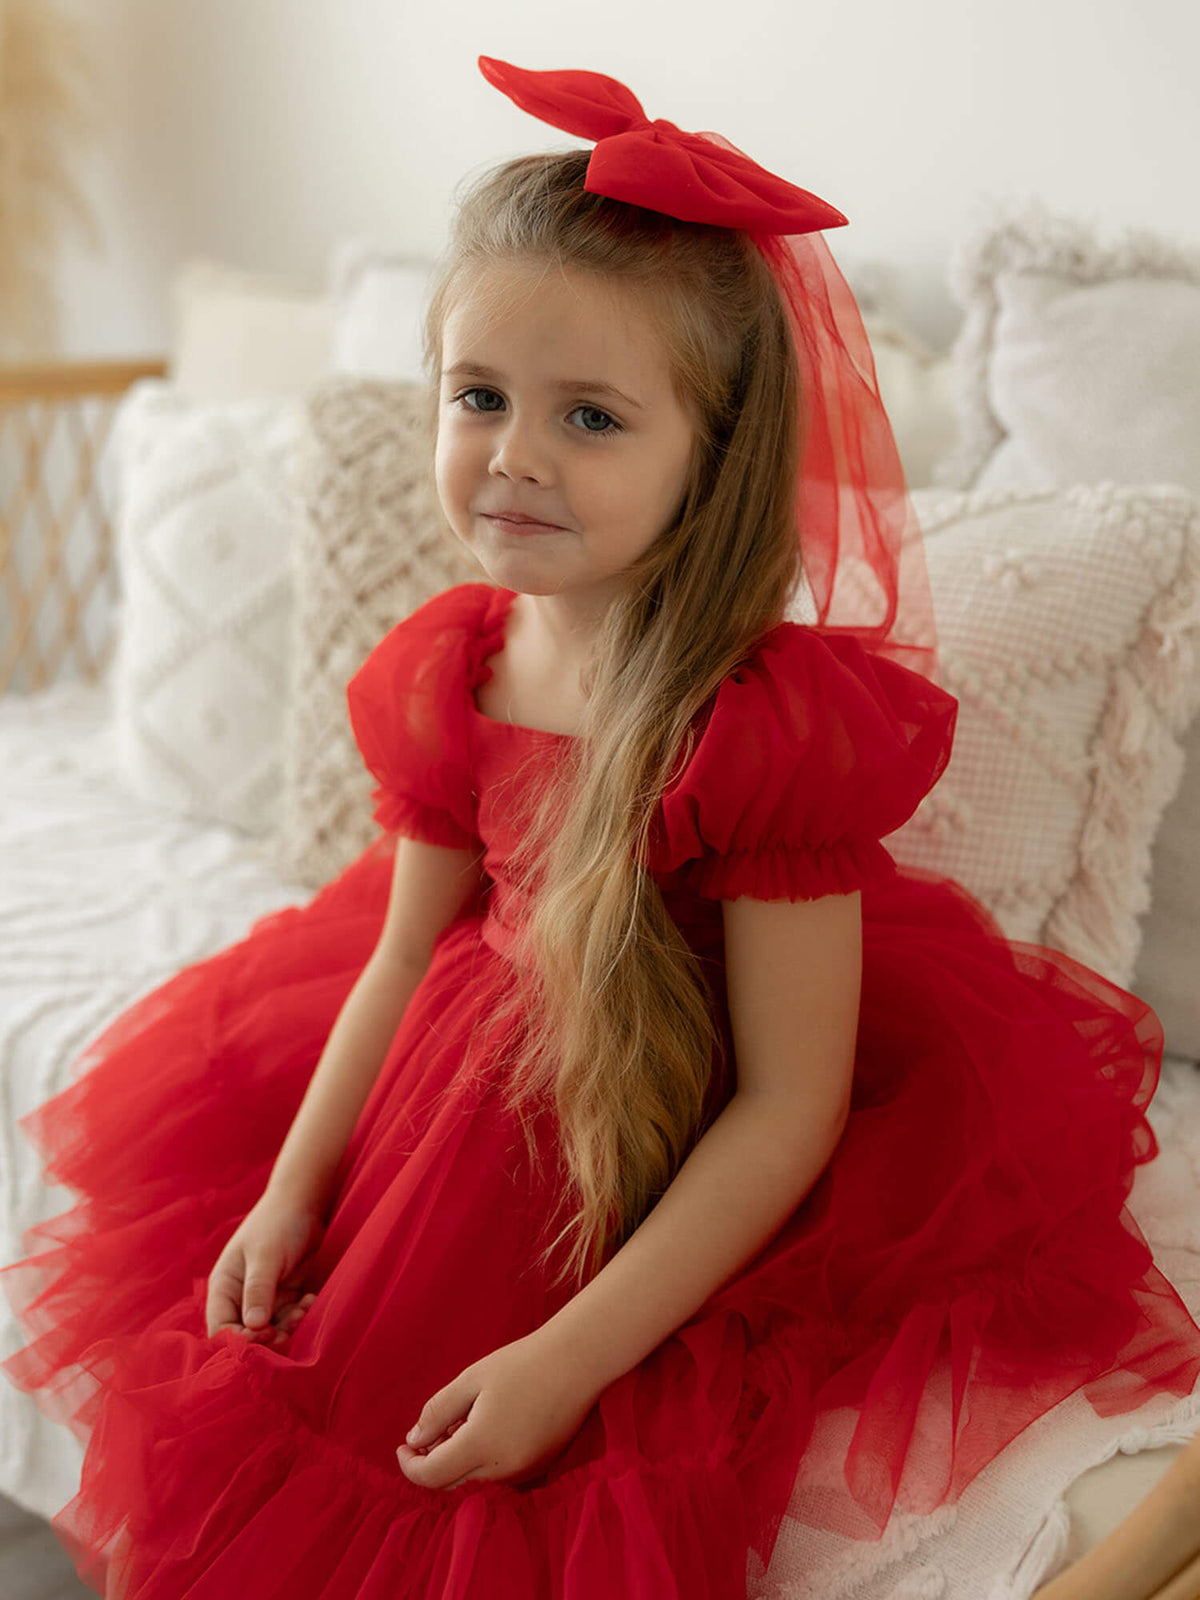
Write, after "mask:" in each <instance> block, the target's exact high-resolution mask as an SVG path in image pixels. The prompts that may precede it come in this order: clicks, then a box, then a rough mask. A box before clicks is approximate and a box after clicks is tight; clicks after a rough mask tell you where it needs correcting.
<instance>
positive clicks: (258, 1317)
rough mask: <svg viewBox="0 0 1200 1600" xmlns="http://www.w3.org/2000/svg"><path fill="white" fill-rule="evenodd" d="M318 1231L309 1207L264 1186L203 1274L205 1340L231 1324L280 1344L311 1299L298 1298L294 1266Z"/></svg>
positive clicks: (320, 1224)
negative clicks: (205, 1280) (206, 1274)
mask: <svg viewBox="0 0 1200 1600" xmlns="http://www.w3.org/2000/svg"><path fill="white" fill-rule="evenodd" d="M324 1234H325V1222H324V1219H323V1217H322V1216H321V1215H320V1213H319V1212H318V1211H317V1210H316V1209H315V1208H314V1207H312V1206H308V1205H302V1204H300V1203H299V1202H295V1201H291V1200H288V1199H287V1198H285V1197H281V1196H279V1195H277V1194H275V1193H274V1192H272V1191H271V1190H267V1192H266V1193H265V1194H264V1195H263V1196H262V1198H261V1199H260V1200H259V1201H258V1203H257V1204H256V1205H255V1206H254V1207H253V1209H252V1210H251V1211H249V1212H247V1214H246V1216H245V1217H244V1218H243V1219H242V1222H241V1224H240V1225H239V1227H238V1229H237V1231H236V1233H234V1235H233V1237H232V1238H231V1239H230V1241H229V1243H228V1244H227V1245H226V1246H225V1248H224V1250H222V1251H221V1254H220V1255H219V1256H218V1257H217V1261H216V1264H215V1266H214V1267H213V1270H212V1272H211V1273H210V1275H209V1279H208V1299H207V1301H206V1303H205V1313H204V1314H205V1321H206V1324H207V1330H208V1336H209V1338H212V1336H213V1335H214V1334H215V1333H218V1332H219V1331H220V1330H221V1329H222V1328H234V1329H236V1330H237V1331H238V1332H239V1333H241V1334H243V1335H248V1336H250V1337H255V1336H257V1335H260V1334H261V1335H264V1336H265V1337H266V1338H267V1339H269V1340H270V1342H272V1343H273V1344H276V1345H278V1344H282V1343H283V1341H284V1339H286V1338H287V1337H288V1335H289V1334H290V1333H291V1332H292V1331H293V1329H294V1327H295V1325H296V1323H297V1322H298V1321H299V1318H300V1317H301V1316H303V1314H304V1312H305V1311H307V1309H308V1306H309V1305H311V1303H312V1298H311V1296H306V1297H305V1298H304V1299H301V1298H300V1297H301V1295H302V1274H301V1273H300V1272H299V1271H297V1268H298V1267H299V1266H300V1264H301V1263H303V1262H304V1261H305V1260H306V1258H307V1257H308V1256H309V1255H310V1254H311V1253H312V1252H313V1251H314V1250H315V1249H316V1248H317V1246H318V1245H319V1244H320V1242H321V1240H322V1238H323V1237H324ZM306 1301H307V1303H305V1302H306ZM273 1319H275V1326H272V1320H273Z"/></svg>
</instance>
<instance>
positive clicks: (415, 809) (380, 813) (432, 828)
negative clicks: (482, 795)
mask: <svg viewBox="0 0 1200 1600" xmlns="http://www.w3.org/2000/svg"><path fill="white" fill-rule="evenodd" d="M371 804H372V807H373V809H372V812H371V815H372V816H373V817H374V819H375V821H376V822H377V823H378V824H379V826H380V827H381V828H383V829H384V830H385V832H388V833H402V834H404V835H405V836H406V837H408V838H412V839H423V840H424V841H425V842H426V843H427V844H445V845H451V846H453V847H456V848H459V849H467V848H470V847H471V846H472V845H474V844H476V843H477V842H478V839H477V835H476V834H475V833H473V832H472V831H471V830H470V829H467V828H464V827H462V825H461V824H460V823H458V822H456V821H455V820H454V818H453V817H452V816H451V815H450V813H449V812H448V811H443V810H442V809H441V807H440V806H430V805H425V804H424V803H423V802H422V801H420V800H414V799H413V797H412V796H411V795H407V794H399V793H397V792H396V791H395V790H393V789H385V788H383V786H382V785H380V786H379V787H378V788H375V789H373V790H372V791H371Z"/></svg>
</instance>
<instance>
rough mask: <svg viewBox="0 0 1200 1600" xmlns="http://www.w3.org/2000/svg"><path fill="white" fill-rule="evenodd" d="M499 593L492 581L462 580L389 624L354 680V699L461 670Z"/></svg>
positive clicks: (427, 683)
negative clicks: (456, 669)
mask: <svg viewBox="0 0 1200 1600" xmlns="http://www.w3.org/2000/svg"><path fill="white" fill-rule="evenodd" d="M498 593H499V591H498V590H497V589H496V588H495V587H494V586H493V585H492V584H489V583H458V584H455V585H453V586H452V587H451V588H449V589H443V590H442V591H441V592H440V593H439V594H435V595H433V596H432V597H431V598H430V599H428V600H426V601H424V602H423V603H422V604H421V605H419V606H417V607H416V608H415V609H414V610H413V611H411V612H410V613H409V614H408V616H406V617H403V618H402V619H401V620H400V621H399V622H397V623H396V624H395V626H394V627H392V628H390V629H389V630H388V631H387V633H385V634H384V636H383V638H382V639H380V640H379V642H378V643H377V644H376V645H375V647H374V648H373V649H372V650H371V652H370V654H369V655H368V656H367V658H366V660H365V661H364V662H363V663H362V665H361V667H359V669H358V671H357V672H356V673H355V674H354V676H353V677H352V678H351V679H350V682H349V684H348V686H347V693H348V695H349V697H350V699H351V701H352V702H353V701H354V700H355V699H357V698H360V697H362V696H364V695H368V696H369V695H371V694H373V693H375V692H377V691H378V692H387V693H389V694H392V693H395V691H396V690H398V689H402V690H407V689H409V688H410V687H412V686H414V685H416V684H418V683H420V684H422V685H424V686H425V687H426V688H428V687H430V686H431V684H432V682H433V680H435V679H438V678H447V677H448V676H451V675H453V671H454V669H455V668H458V669H461V668H462V667H463V666H464V665H465V663H466V659H467V656H468V653H469V651H470V650H471V649H472V647H473V646H474V645H475V644H476V643H477V641H478V639H479V637H480V632H481V629H482V628H483V626H484V622H485V618H486V617H487V616H488V614H489V612H490V611H491V610H492V608H493V604H494V597H495V596H496V595H497V594H498Z"/></svg>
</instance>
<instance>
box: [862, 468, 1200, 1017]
mask: <svg viewBox="0 0 1200 1600" xmlns="http://www.w3.org/2000/svg"><path fill="white" fill-rule="evenodd" d="M913 500H914V504H915V505H916V508H917V513H918V516H919V518H920V520H921V525H922V528H923V529H924V531H925V534H926V543H925V552H926V559H927V561H928V565H929V575H930V583H931V586H932V589H933V596H934V606H935V611H936V616H937V628H938V640H939V645H940V650H941V660H942V674H943V681H944V684H945V686H946V688H947V689H949V690H950V691H951V693H953V694H955V695H957V696H958V699H959V718H958V726H957V731H956V736H955V743H954V752H953V755H952V756H951V759H950V764H949V766H948V768H947V771H946V774H945V776H944V777H943V779H942V781H941V782H940V783H939V784H938V785H937V787H936V788H935V789H934V791H933V792H932V794H931V795H929V796H928V798H927V799H926V800H925V801H924V802H923V804H922V805H921V807H920V808H919V809H918V811H917V813H916V815H915V816H914V817H913V818H912V820H911V821H910V822H908V823H906V824H905V825H904V827H903V828H900V829H898V830H897V831H896V832H895V833H894V834H892V835H891V837H890V838H889V840H888V847H889V849H892V850H893V852H894V854H895V855H896V856H897V858H898V859H899V860H901V861H903V862H906V863H908V864H910V865H913V866H917V867H924V868H927V869H930V870H933V871H936V872H945V873H949V874H950V875H951V876H953V877H955V878H957V879H958V880H959V881H960V882H961V883H962V884H963V885H964V886H965V887H966V888H967V889H969V890H970V891H971V892H972V893H973V894H974V895H976V896H977V897H978V898H979V899H980V900H981V901H983V903H984V904H985V905H986V906H987V907H988V908H989V909H990V910H991V911H992V913H993V914H994V915H995V917H996V919H997V921H998V922H999V923H1000V925H1001V926H1002V927H1003V929H1004V931H1005V933H1006V934H1007V935H1008V936H1009V937H1010V938H1013V939H1024V940H1032V941H1034V942H1036V943H1039V944H1047V945H1051V946H1053V947H1055V948H1056V949H1059V950H1063V951H1065V952H1066V953H1067V954H1068V955H1071V956H1074V957H1076V958H1077V959H1078V960H1081V961H1084V962H1086V963H1087V964H1088V965H1089V966H1091V967H1093V968H1095V969H1096V970H1097V971H1098V972H1100V973H1102V974H1104V975H1105V976H1106V977H1108V978H1110V979H1112V980H1113V981H1114V982H1117V983H1120V984H1122V985H1126V986H1127V985H1128V984H1129V981H1130V979H1131V978H1132V976H1133V971H1134V963H1135V961H1136V958H1137V953H1138V944H1139V939H1140V929H1139V921H1138V919H1139V917H1140V916H1141V915H1142V914H1143V913H1144V912H1145V911H1146V909H1147V906H1148V904H1149V876H1150V860H1151V857H1150V851H1151V844H1152V842H1153V840H1154V836H1155V832H1156V830H1157V828H1158V824H1159V821H1160V819H1161V817H1162V813H1163V810H1164V808H1165V807H1166V805H1167V804H1168V802H1169V801H1170V799H1171V798H1172V796H1173V795H1174V793H1175V791H1176V790H1177V788H1178V786H1179V782H1180V777H1181V774H1182V771H1183V750H1182V746H1181V738H1182V734H1183V730H1184V728H1185V727H1186V725H1187V722H1188V720H1189V718H1190V717H1192V716H1193V715H1194V714H1195V713H1196V711H1197V709H1198V708H1200V606H1197V603H1196V600H1197V594H1198V593H1200V500H1197V499H1196V498H1195V497H1193V496H1192V495H1190V494H1188V493H1186V492H1185V491H1183V490H1180V489H1177V488H1175V487H1173V486H1170V485H1166V486H1148V487H1144V488H1130V487H1127V486H1118V485H1116V484H1112V483H1102V484H1097V485H1077V486H1075V487H1073V488H1070V489H1066V490H1046V491H1041V492H1038V491H1031V490H1007V491H1005V490H977V491H973V492H969V493H948V492H947V491H945V490H937V489H924V490H917V491H915V493H914V495H913Z"/></svg>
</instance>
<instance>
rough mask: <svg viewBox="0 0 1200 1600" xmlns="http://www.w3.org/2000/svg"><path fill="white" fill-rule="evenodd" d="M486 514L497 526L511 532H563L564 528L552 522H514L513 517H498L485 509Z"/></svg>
mask: <svg viewBox="0 0 1200 1600" xmlns="http://www.w3.org/2000/svg"><path fill="white" fill-rule="evenodd" d="M484 516H485V517H487V519H488V521H489V522H494V523H495V524H496V526H497V527H499V528H504V529H505V530H506V531H507V532H509V533H561V532H562V531H563V530H562V529H561V528H559V527H556V526H555V525H554V524H553V523H551V522H514V521H513V520H512V518H511V517H497V516H493V515H492V514H491V513H490V512H487V511H485V512H484Z"/></svg>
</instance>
